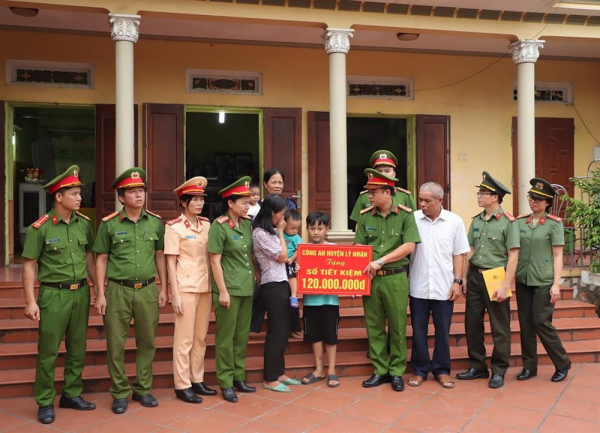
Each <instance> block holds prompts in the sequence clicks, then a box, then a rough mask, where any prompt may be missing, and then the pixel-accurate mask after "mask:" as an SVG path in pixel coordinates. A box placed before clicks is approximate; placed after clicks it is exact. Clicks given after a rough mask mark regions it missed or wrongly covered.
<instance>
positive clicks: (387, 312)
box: [363, 272, 408, 376]
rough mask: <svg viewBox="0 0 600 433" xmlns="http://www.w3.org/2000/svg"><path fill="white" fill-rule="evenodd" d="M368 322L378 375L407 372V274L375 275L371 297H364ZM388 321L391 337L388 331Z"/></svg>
mask: <svg viewBox="0 0 600 433" xmlns="http://www.w3.org/2000/svg"><path fill="white" fill-rule="evenodd" d="M363 305H364V309H365V322H366V324H367V335H368V337H369V354H370V356H371V363H372V364H373V367H375V374H378V375H386V374H390V375H392V376H402V375H403V374H404V371H405V370H406V309H407V305H408V279H407V277H406V272H402V273H400V274H394V275H386V276H376V277H375V278H373V281H372V283H371V296H365V297H364V298H363ZM386 318H387V323H388V332H389V345H390V352H389V358H388V350H387V348H388V335H387V334H386V332H385V319H386Z"/></svg>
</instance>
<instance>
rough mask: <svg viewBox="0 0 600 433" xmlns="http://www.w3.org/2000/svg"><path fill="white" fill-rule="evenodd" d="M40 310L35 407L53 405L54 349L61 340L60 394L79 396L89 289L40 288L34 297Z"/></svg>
mask: <svg viewBox="0 0 600 433" xmlns="http://www.w3.org/2000/svg"><path fill="white" fill-rule="evenodd" d="M37 304H38V306H39V308H40V324H39V340H38V357H37V364H36V370H35V401H36V403H37V404H38V405H39V406H49V405H51V404H54V396H55V395H56V392H55V391H54V371H55V368H56V357H57V356H58V348H59V346H60V342H61V341H62V339H63V337H65V346H66V349H67V353H66V355H65V375H64V376H65V386H64V388H63V391H62V394H63V395H64V396H65V397H69V398H73V397H78V396H80V395H81V392H82V383H81V374H82V373H83V366H84V365H85V348H86V341H87V340H86V338H87V327H88V318H89V314H90V288H89V286H88V285H87V284H86V285H85V286H82V287H80V288H79V289H78V290H61V289H55V288H52V287H45V286H41V287H40V291H39V294H38V298H37Z"/></svg>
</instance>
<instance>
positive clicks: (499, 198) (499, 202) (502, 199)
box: [492, 194, 504, 204]
mask: <svg viewBox="0 0 600 433" xmlns="http://www.w3.org/2000/svg"><path fill="white" fill-rule="evenodd" d="M492 195H497V196H498V204H502V202H503V201H504V198H503V197H502V196H501V195H500V194H492Z"/></svg>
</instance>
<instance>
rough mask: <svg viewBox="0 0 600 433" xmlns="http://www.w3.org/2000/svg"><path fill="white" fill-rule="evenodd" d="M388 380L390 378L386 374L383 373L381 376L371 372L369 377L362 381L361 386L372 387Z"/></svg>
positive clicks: (388, 381)
mask: <svg viewBox="0 0 600 433" xmlns="http://www.w3.org/2000/svg"><path fill="white" fill-rule="evenodd" d="M390 380H391V378H390V376H389V375H387V374H384V375H383V376H380V375H378V374H372V375H371V377H369V378H368V379H367V380H365V381H364V382H363V383H362V386H363V387H364V388H373V387H375V386H379V385H383V384H384V383H390Z"/></svg>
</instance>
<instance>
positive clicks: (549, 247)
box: [516, 178, 571, 382]
mask: <svg viewBox="0 0 600 433" xmlns="http://www.w3.org/2000/svg"><path fill="white" fill-rule="evenodd" d="M530 183H531V189H530V190H529V196H528V198H529V207H530V208H531V211H532V212H531V213H530V214H525V215H519V216H518V217H517V224H518V227H519V232H520V235H521V253H520V254H519V262H518V264H517V278H516V280H517V305H518V309H519V325H520V328H521V353H522V357H523V370H522V371H521V372H520V373H519V374H518V375H517V380H527V379H531V378H532V377H534V376H536V375H537V341H536V338H535V336H536V334H537V335H538V337H540V341H541V342H542V344H543V345H544V349H546V352H547V353H548V356H549V357H550V359H551V360H552V362H553V363H554V366H555V367H556V372H555V373H554V375H553V376H552V379H551V380H552V382H560V381H561V380H564V379H565V378H566V377H567V374H568V372H569V368H571V361H570V360H569V357H568V356H567V352H566V351H565V348H564V347H563V345H562V343H561V341H560V338H559V337H558V334H557V333H556V329H555V328H554V326H552V313H553V312H554V304H555V302H556V301H557V300H558V299H559V298H560V278H561V276H562V269H563V247H564V245H565V235H564V229H563V225H562V220H561V219H560V218H559V217H557V216H554V215H550V214H548V211H549V210H550V209H551V208H552V201H553V199H554V196H555V195H556V193H555V191H554V188H552V185H551V184H550V183H548V182H547V181H545V180H544V179H538V178H533V179H531V181H530Z"/></svg>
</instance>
